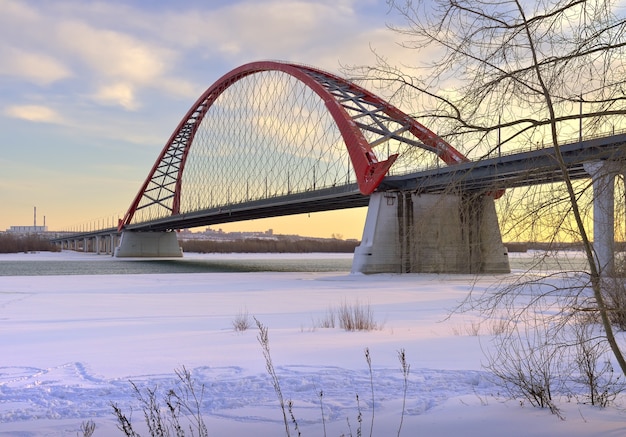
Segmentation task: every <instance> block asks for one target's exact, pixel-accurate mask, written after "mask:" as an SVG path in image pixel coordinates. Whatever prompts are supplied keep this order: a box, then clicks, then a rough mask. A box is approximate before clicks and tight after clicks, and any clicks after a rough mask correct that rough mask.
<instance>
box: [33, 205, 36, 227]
mask: <svg viewBox="0 0 626 437" xmlns="http://www.w3.org/2000/svg"><path fill="white" fill-rule="evenodd" d="M33 208H35V211H34V214H33V216H34V223H33V226H34V227H37V207H36V206H35V207H33Z"/></svg>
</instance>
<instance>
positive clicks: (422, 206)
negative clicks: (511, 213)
mask: <svg viewBox="0 0 626 437" xmlns="http://www.w3.org/2000/svg"><path fill="white" fill-rule="evenodd" d="M352 272H353V273H357V272H360V273H508V272H510V267H509V259H508V254H507V251H506V248H505V247H504V245H503V244H502V238H501V236H500V228H499V225H498V218H497V216H496V210H495V204H494V201H493V198H491V197H489V196H483V195H481V196H469V195H456V194H422V195H418V194H414V193H410V192H393V193H392V192H387V193H374V194H372V195H371V196H370V204H369V208H368V211H367V218H366V221H365V229H364V230H363V238H362V241H361V245H360V246H358V247H357V248H356V250H355V252H354V260H353V263H352Z"/></svg>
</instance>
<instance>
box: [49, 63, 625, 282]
mask: <svg viewBox="0 0 626 437" xmlns="http://www.w3.org/2000/svg"><path fill="white" fill-rule="evenodd" d="M625 143H626V136H625V135H613V136H610V137H606V138H599V139H594V140H588V141H579V142H576V143H573V144H569V145H566V146H563V147H562V148H561V150H562V152H563V156H564V158H565V161H566V163H567V165H568V172H569V174H570V176H571V177H572V178H583V177H584V178H588V177H590V176H591V173H593V174H594V175H596V176H597V177H596V179H594V180H598V181H600V180H602V181H604V182H603V183H605V182H606V178H605V177H604V176H598V175H600V173H597V172H595V173H594V171H593V170H590V169H589V168H590V165H591V164H590V163H599V162H606V161H607V160H610V161H611V162H619V161H620V160H622V159H623V156H622V155H623V151H622V149H623V145H624V144H625ZM554 158H555V157H554V150H552V149H549V148H546V149H541V150H536V151H532V152H525V153H518V154H514V155H504V156H498V157H494V158H490V159H483V160H480V161H470V160H469V159H468V158H466V157H465V156H464V155H463V154H462V153H460V152H459V151H458V150H456V149H455V148H454V147H452V146H451V145H450V144H448V143H447V142H446V141H445V140H443V139H442V138H440V137H439V136H437V135H436V134H435V133H434V132H432V131H431V130H429V129H428V128H426V127H425V126H423V125H422V124H420V123H418V122H417V121H416V120H415V119H414V118H412V117H410V116H409V115H407V114H405V113H403V112H402V111H401V110H400V109H398V108H396V107H394V106H393V105H391V104H389V103H388V102H386V101H384V100H383V99H381V98H379V97H377V96H376V95H374V94H373V93H371V92H369V91H368V90H366V89H364V88H362V87H360V86H358V85H356V84H354V83H351V82H349V81H347V80H345V79H343V78H341V77H338V76H336V75H334V74H331V73H328V72H325V71H322V70H319V69H316V68H313V67H310V66H304V65H297V64H290V63H282V62H271V61H266V62H254V63H250V64H246V65H243V66H241V67H239V68H236V69H234V70H232V71H231V72H229V73H227V74H225V75H224V76H222V77H221V78H220V79H219V80H217V81H216V82H215V83H214V84H213V85H212V86H211V87H209V88H208V89H207V90H206V91H205V92H204V93H203V94H202V95H201V96H200V98H199V99H198V100H197V101H196V102H195V103H194V105H193V106H192V107H191V108H190V110H189V111H188V112H187V114H185V116H184V117H183V119H182V120H181V122H180V123H179V125H178V126H177V127H176V129H175V130H174V132H173V134H172V135H171V137H170V138H169V140H168V141H167V143H166V144H165V146H164V148H163V149H162V151H161V153H160V154H159V156H158V158H157V160H156V162H155V164H154V165H153V167H152V169H151V171H150V172H149V174H148V176H147V178H146V180H145V181H144V183H143V184H142V185H141V187H140V189H139V191H138V193H137V195H136V197H135V198H134V200H133V202H132V203H131V205H130V207H129V209H128V211H127V213H126V214H125V216H124V217H123V218H122V219H120V221H119V225H118V227H117V228H109V229H101V230H97V231H91V232H88V233H79V234H74V235H67V236H64V237H62V238H58V239H57V240H55V241H56V242H57V243H58V244H60V245H61V246H62V247H66V248H72V247H73V248H78V247H79V245H81V246H82V248H83V250H90V251H96V252H101V251H102V252H106V253H113V254H115V255H116V256H120V257H134V256H181V252H180V249H179V246H178V242H177V240H176V234H175V232H172V231H175V230H177V229H183V228H190V227H197V226H208V225H214V224H219V223H226V222H234V221H241V220H250V219H257V218H266V217H274V216H282V215H290V214H299V213H306V212H318V211H328V210H335V209H344V208H352V207H360V206H368V205H369V208H368V216H367V219H366V224H365V229H364V233H363V239H362V242H361V245H360V246H359V247H358V248H357V250H356V252H355V258H354V263H353V271H359V272H365V273H374V272H418V271H419V272H424V271H425V272H504V271H508V270H509V264H508V259H507V254H506V250H505V248H504V246H503V244H502V240H501V237H500V232H499V226H498V220H497V216H496V214H495V207H494V199H495V198H497V197H499V196H501V195H502V194H503V192H504V191H503V190H504V189H506V188H509V187H515V186H520V185H532V184H541V183H549V182H554V181H559V180H562V177H563V175H562V173H560V171H561V170H560V168H559V166H558V165H557V161H556V160H555V159H554ZM607 172H608V173H607ZM605 173H607V174H609V173H610V174H611V175H612V174H614V173H615V171H614V170H610V171H609V170H607V171H606V172H604V173H602V175H604V174H605ZM594 177H595V176H594ZM603 178H604V179H603ZM605 227H606V226H605ZM610 237H611V235H608V236H607V237H606V242H605V243H604V246H607V247H609V248H610V247H612V246H610V244H609V241H608V239H609V238H610Z"/></svg>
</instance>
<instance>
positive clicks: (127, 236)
mask: <svg viewBox="0 0 626 437" xmlns="http://www.w3.org/2000/svg"><path fill="white" fill-rule="evenodd" d="M182 256H183V251H182V250H181V248H180V246H179V245H178V239H177V238H176V232H132V231H124V232H122V237H121V238H120V244H119V246H117V247H116V248H115V257H117V258H128V257H146V258H147V257H162V258H172V257H182Z"/></svg>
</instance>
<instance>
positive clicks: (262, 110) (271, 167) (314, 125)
mask: <svg viewBox="0 0 626 437" xmlns="http://www.w3.org/2000/svg"><path fill="white" fill-rule="evenodd" d="M350 165H351V164H350V160H349V157H348V153H347V150H346V148H345V146H344V144H343V140H342V139H341V135H340V133H339V131H338V129H337V128H336V126H335V124H334V121H333V119H332V117H331V116H330V114H328V111H326V110H325V107H324V103H323V101H322V100H321V99H320V98H319V97H318V96H317V95H316V94H315V93H313V92H311V91H310V90H309V89H308V88H307V87H306V86H305V85H303V84H301V83H300V82H298V81H297V80H296V79H294V78H293V77H291V76H289V75H287V74H284V73H280V72H274V71H270V72H263V73H257V74H254V75H251V76H249V77H246V78H243V79H241V80H239V81H237V82H236V83H234V84H233V85H231V86H230V87H229V88H228V89H227V90H226V91H224V92H223V93H222V94H221V95H220V96H219V97H218V98H217V99H216V101H215V102H214V103H213V105H212V106H211V108H210V109H209V110H208V112H207V113H206V115H205V116H204V119H203V120H202V122H201V124H200V126H199V127H198V130H197V132H196V135H195V138H194V141H193V144H192V146H191V149H190V154H189V156H188V158H187V163H186V165H185V171H184V173H183V179H182V188H181V190H182V191H181V205H180V211H181V213H184V212H191V211H198V210H203V209H208V208H216V207H226V206H229V205H233V204H237V203H242V202H247V201H251V200H258V199H265V198H270V197H276V196H281V195H287V194H293V193H301V192H305V191H311V190H315V189H319V188H325V187H329V186H337V185H341V184H346V183H349V182H350V178H352V182H354V176H351V174H350V173H351V171H350Z"/></svg>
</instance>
